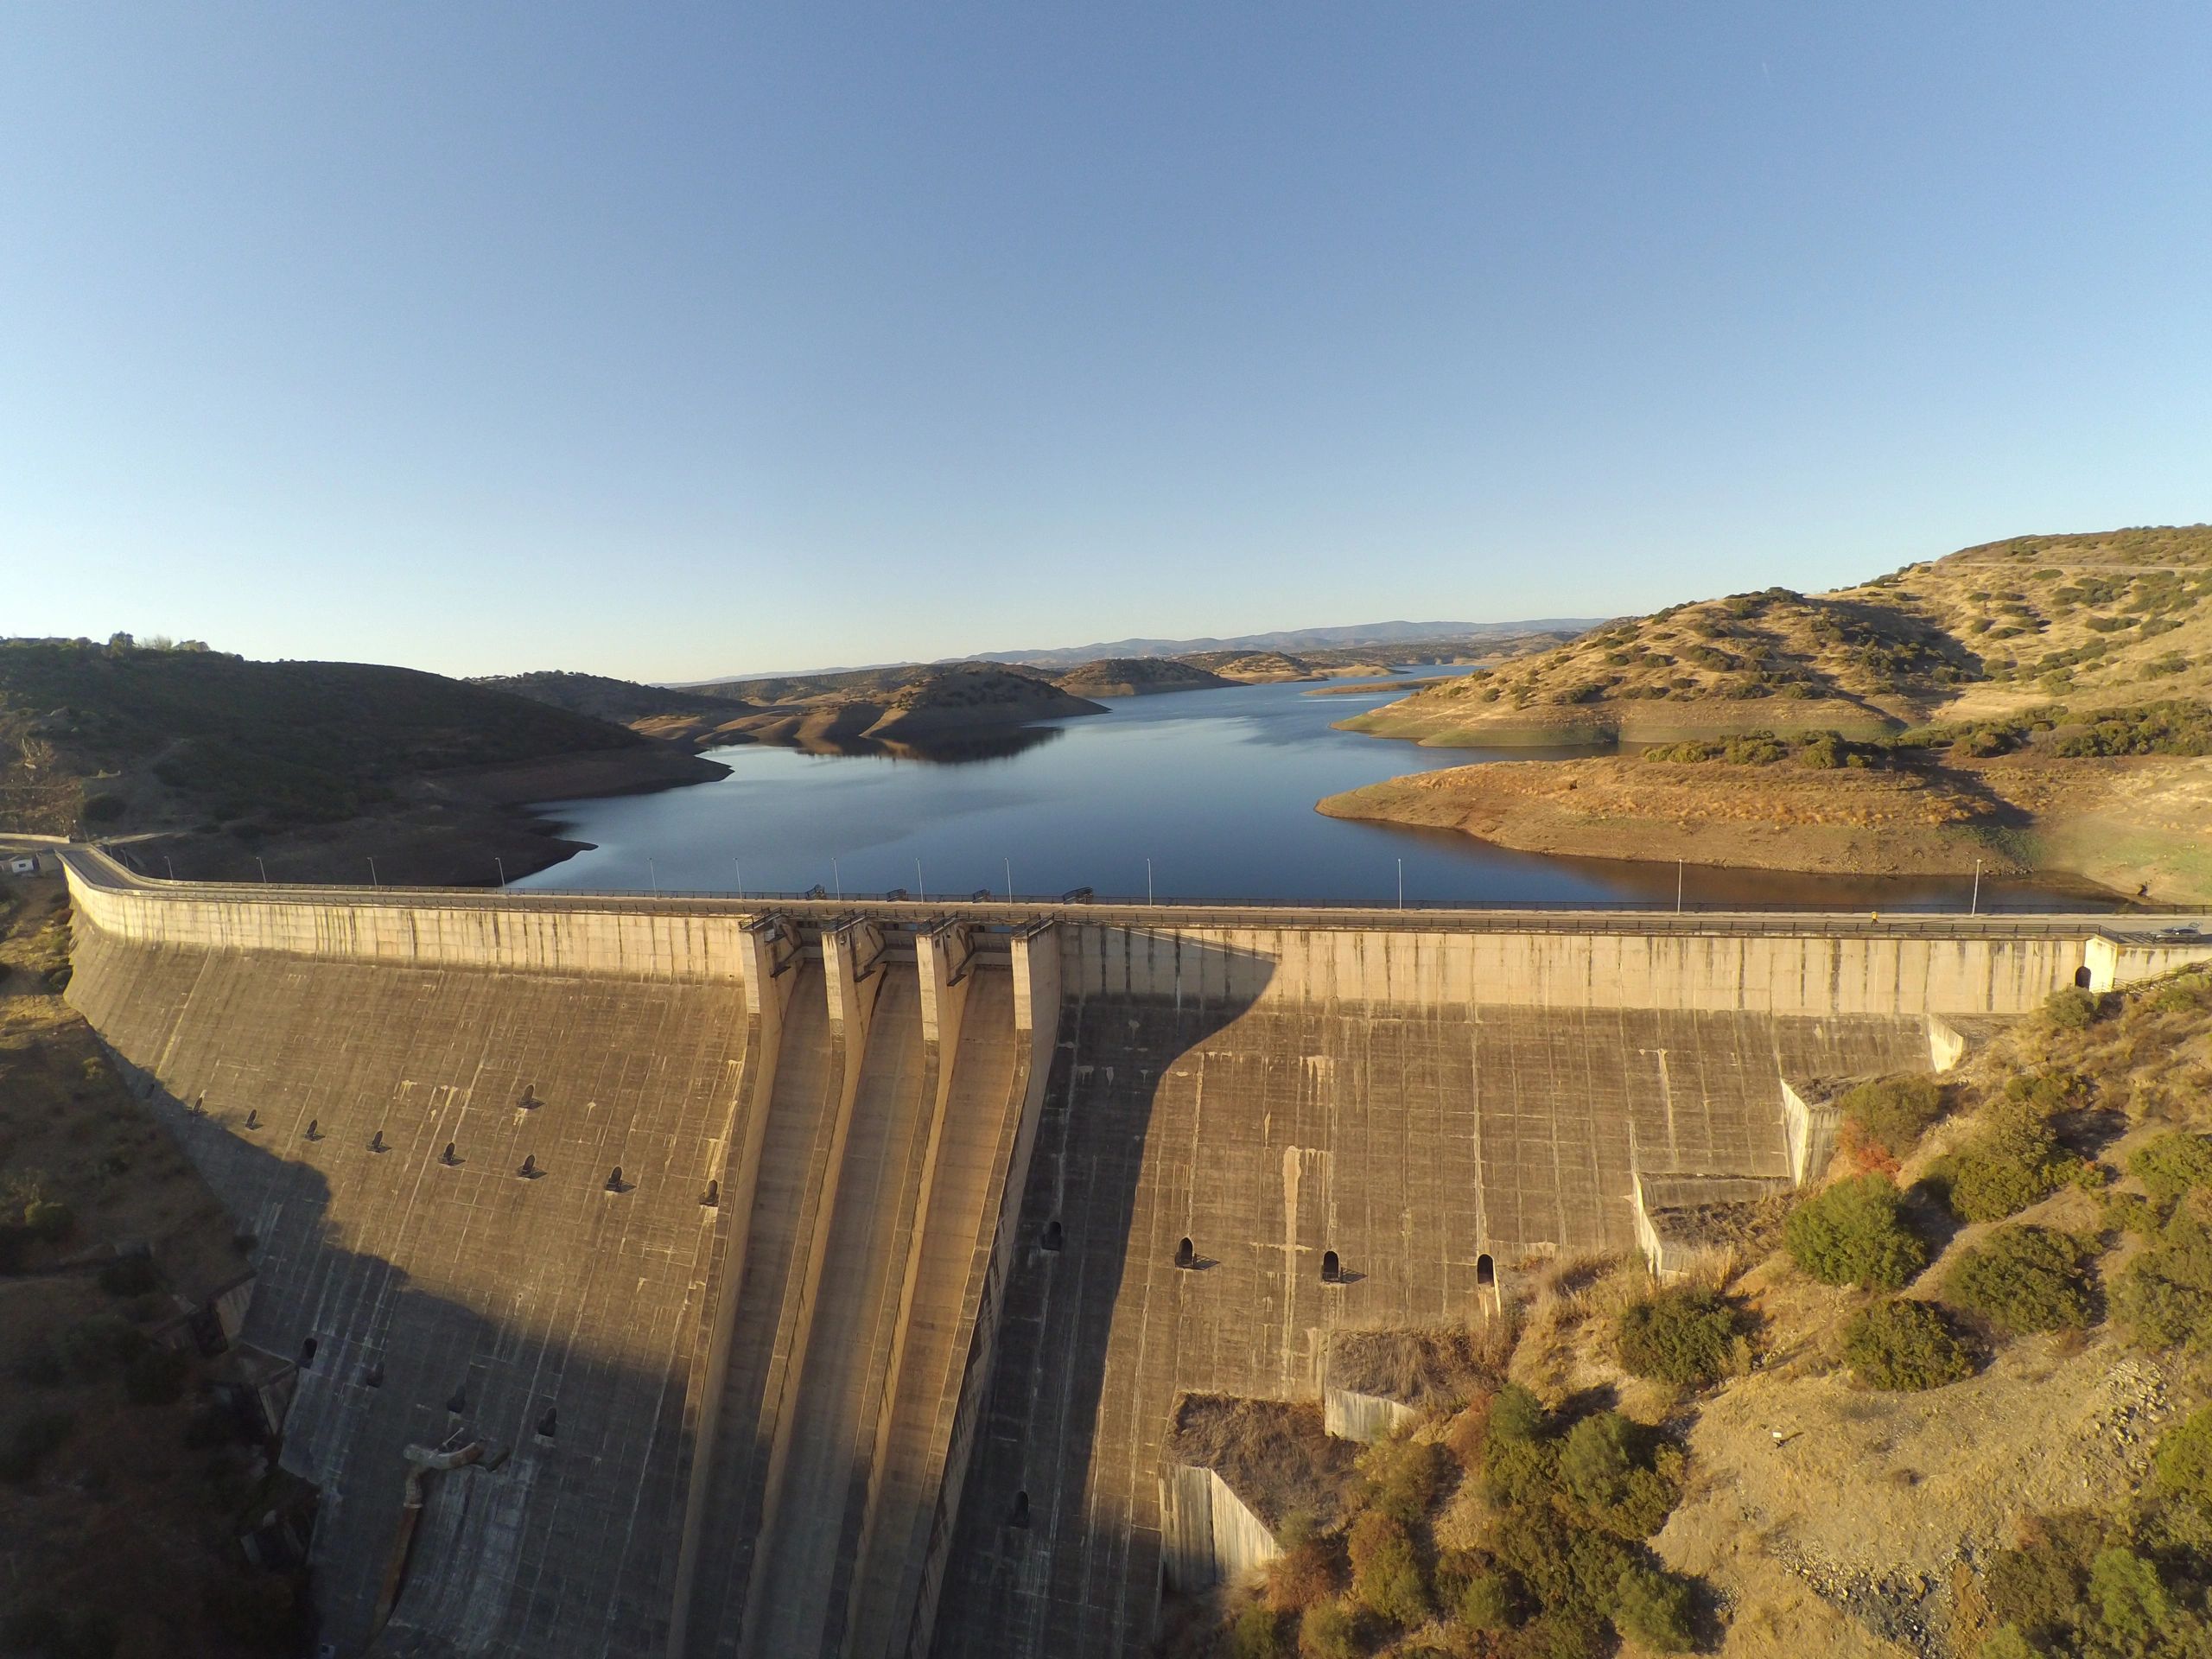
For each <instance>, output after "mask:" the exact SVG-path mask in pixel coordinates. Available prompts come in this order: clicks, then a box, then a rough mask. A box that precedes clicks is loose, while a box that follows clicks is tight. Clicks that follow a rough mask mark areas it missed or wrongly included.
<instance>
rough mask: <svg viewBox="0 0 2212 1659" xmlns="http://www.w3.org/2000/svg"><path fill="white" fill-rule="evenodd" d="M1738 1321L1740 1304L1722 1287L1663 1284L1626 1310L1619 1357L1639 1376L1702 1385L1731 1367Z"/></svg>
mask: <svg viewBox="0 0 2212 1659" xmlns="http://www.w3.org/2000/svg"><path fill="white" fill-rule="evenodd" d="M1736 1327H1737V1314H1736V1310H1735V1308H1734V1307H1733V1306H1731V1305H1730V1304H1729V1302H1728V1300H1727V1299H1726V1297H1724V1296H1722V1295H1721V1294H1719V1292H1718V1291H1712V1290H1694V1289H1690V1288H1688V1287H1682V1288H1678V1289H1672V1290H1662V1291H1661V1292H1659V1293H1658V1294H1656V1295H1655V1296H1651V1297H1649V1298H1647V1299H1646V1300H1643V1301H1640V1302H1637V1303H1634V1304H1633V1305H1631V1306H1629V1307H1628V1308H1626V1309H1624V1311H1623V1312H1622V1313H1621V1316H1620V1320H1619V1324H1618V1327H1617V1334H1618V1338H1619V1340H1620V1351H1621V1363H1622V1364H1624V1365H1625V1366H1626V1367H1627V1368H1628V1369H1629V1370H1631V1371H1633V1372H1634V1373H1635V1374H1636V1375H1637V1376H1648V1377H1656V1378H1657V1379H1658V1380H1659V1381H1661V1382H1662V1383H1676V1384H1678V1385H1680V1386H1682V1387H1685V1388H1695V1387H1700V1386H1701V1385H1703V1384H1705V1383H1713V1382H1715V1381H1718V1380H1719V1377H1720V1376H1722V1375H1723V1374H1724V1373H1725V1372H1726V1370H1727V1369H1728V1362H1729V1359H1730V1357H1731V1355H1732V1352H1733V1350H1734V1345H1735V1338H1736Z"/></svg>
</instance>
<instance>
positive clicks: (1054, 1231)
mask: <svg viewBox="0 0 2212 1659" xmlns="http://www.w3.org/2000/svg"><path fill="white" fill-rule="evenodd" d="M1037 1242H1038V1244H1039V1247H1040V1248H1041V1249H1047V1250H1057V1249H1059V1248H1060V1247H1061V1246H1062V1245H1063V1244H1064V1243H1065V1242H1066V1236H1065V1234H1063V1233H1062V1232H1061V1230H1060V1224H1059V1223H1058V1222H1057V1221H1048V1222H1046V1224H1045V1236H1044V1237H1042V1238H1041V1239H1039V1240H1038V1241H1037Z"/></svg>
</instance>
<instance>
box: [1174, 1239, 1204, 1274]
mask: <svg viewBox="0 0 2212 1659" xmlns="http://www.w3.org/2000/svg"><path fill="white" fill-rule="evenodd" d="M1175 1265H1176V1266H1177V1267H1179V1268H1184V1269H1185V1270H1186V1271H1187V1270H1188V1269H1190V1268H1195V1267H1197V1266H1198V1248H1197V1246H1195V1245H1193V1244H1192V1243H1191V1241H1190V1240H1189V1239H1187V1238H1186V1239H1185V1240H1184V1241H1183V1242H1182V1243H1179V1244H1178V1245H1177V1246H1176V1247H1175Z"/></svg>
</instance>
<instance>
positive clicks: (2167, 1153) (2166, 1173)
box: [2127, 1129, 2212, 1205]
mask: <svg viewBox="0 0 2212 1659" xmlns="http://www.w3.org/2000/svg"><path fill="white" fill-rule="evenodd" d="M2127 1173H2129V1174H2131V1175H2133V1177H2135V1179H2137V1180H2139V1181H2140V1182H2142V1183H2143V1190H2144V1191H2145V1192H2148V1193H2149V1194H2150V1195H2151V1197H2152V1200H2153V1201H2154V1202H2156V1203H2158V1204H2162V1205H2165V1204H2171V1203H2173V1202H2174V1201H2175V1200H2176V1199H2177V1198H2180V1197H2181V1195H2182V1194H2183V1193H2184V1192H2188V1191H2190V1188H2192V1187H2199V1186H2212V1139H2207V1138H2206V1137H2205V1136H2203V1135H2188V1134H2184V1133H2183V1132H2182V1131H2181V1130H2178V1129H2177V1130H2175V1131H2173V1132H2172V1133H2171V1134H2168V1135H2159V1136H2158V1138H2157V1139H2156V1140H2152V1141H2145V1142H2144V1144H2143V1145H2142V1146H2140V1147H2138V1148H2137V1149H2136V1151H2135V1154H2134V1155H2133V1157H2131V1158H2130V1159H2128V1160H2127Z"/></svg>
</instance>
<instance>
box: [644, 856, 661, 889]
mask: <svg viewBox="0 0 2212 1659" xmlns="http://www.w3.org/2000/svg"><path fill="white" fill-rule="evenodd" d="M645 880H648V881H650V882H652V884H653V891H654V892H655V893H658V892H659V891H660V871H659V870H658V868H656V867H655V866H654V864H653V861H652V859H651V858H647V859H646V860H645Z"/></svg>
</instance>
